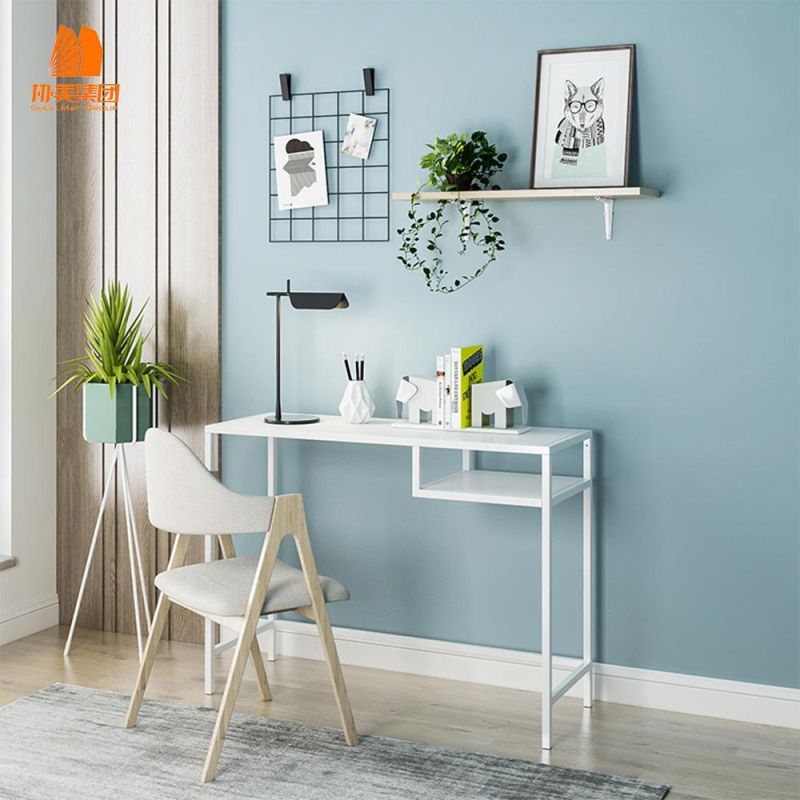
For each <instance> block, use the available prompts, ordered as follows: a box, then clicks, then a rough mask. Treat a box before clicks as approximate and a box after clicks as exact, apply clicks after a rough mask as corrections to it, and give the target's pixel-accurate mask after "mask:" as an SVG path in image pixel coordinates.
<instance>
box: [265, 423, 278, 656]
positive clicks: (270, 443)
mask: <svg viewBox="0 0 800 800" xmlns="http://www.w3.org/2000/svg"><path fill="white" fill-rule="evenodd" d="M276 486H277V475H276V474H275V437H274V436H270V437H269V438H268V439H267V494H268V495H269V496H270V497H274V496H275V493H276V489H275V487H276ZM267 620H268V622H269V623H270V624H269V625H268V626H267V629H266V630H265V631H264V636H265V639H266V644H267V661H275V659H276V658H277V652H276V648H275V615H274V614H270V615H269V616H268V617H267Z"/></svg>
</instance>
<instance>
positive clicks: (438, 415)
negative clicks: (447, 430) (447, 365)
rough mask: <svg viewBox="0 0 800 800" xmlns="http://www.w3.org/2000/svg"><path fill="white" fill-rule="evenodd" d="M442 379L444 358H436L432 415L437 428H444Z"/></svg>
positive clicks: (443, 385)
mask: <svg viewBox="0 0 800 800" xmlns="http://www.w3.org/2000/svg"><path fill="white" fill-rule="evenodd" d="M444 377H445V376H444V356H436V412H435V414H434V423H435V424H436V427H437V428H443V427H444V417H445V413H446V411H447V409H446V406H445V391H444V387H445V380H444Z"/></svg>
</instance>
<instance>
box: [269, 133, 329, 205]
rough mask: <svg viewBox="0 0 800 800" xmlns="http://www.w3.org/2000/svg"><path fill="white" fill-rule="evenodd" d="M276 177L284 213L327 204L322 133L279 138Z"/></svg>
mask: <svg viewBox="0 0 800 800" xmlns="http://www.w3.org/2000/svg"><path fill="white" fill-rule="evenodd" d="M274 145H275V147H274V148H273V150H274V153H275V170H276V173H275V177H276V182H277V189H278V207H279V208H280V209H281V210H286V209H292V208H310V207H312V206H325V205H327V204H328V182H327V178H326V174H325V145H324V142H323V135H322V131H309V132H307V133H292V134H289V135H286V136H276V137H275V139H274Z"/></svg>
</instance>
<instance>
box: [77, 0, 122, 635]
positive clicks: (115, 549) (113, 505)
mask: <svg viewBox="0 0 800 800" xmlns="http://www.w3.org/2000/svg"><path fill="white" fill-rule="evenodd" d="M95 2H97V4H98V5H99V6H100V12H101V14H102V20H103V28H102V30H101V31H99V33H100V37H101V42H102V44H103V83H114V82H115V81H116V75H117V58H116V52H117V36H116V33H117V30H116V13H115V0H95ZM101 116H102V118H103V119H102V127H103V152H102V161H103V163H102V174H103V195H102V197H101V209H102V215H103V216H102V218H103V277H102V281H101V284H100V285H105V284H106V283H107V282H108V281H109V280H110V279H113V278H115V277H116V274H117V224H116V221H117V193H116V186H117V169H116V163H117V160H116V159H117V120H116V114H102V115H101ZM98 288H100V287H99V286H98V287H96V289H98ZM96 289H95V290H96ZM83 446H84V447H86V445H83ZM101 449H102V451H103V475H105V473H106V471H107V470H108V465H109V464H110V463H111V457H112V454H113V450H114V448H113V446H111V445H104V446H103V447H102V448H101ZM120 498H121V494H120V486H119V482H118V481H116V483H115V486H114V494H113V495H112V497H111V498H110V500H109V508H108V511H107V513H106V522H105V525H104V528H103V608H104V614H103V628H104V629H105V630H110V631H116V630H118V626H117V620H118V618H119V613H120V612H119V609H118V608H117V586H118V583H120V582H122V583H128V584H129V583H130V580H128V581H126V580H125V576H126V575H127V574H128V572H129V571H130V570H125V569H124V567H123V568H122V569H120V568H119V566H118V565H119V559H120V555H125V554H127V548H126V547H125V541H124V537H123V542H122V545H121V546H120V545H119V544H118V542H117V522H118V519H119V511H120V509H121V505H120V504H118V502H117V501H118V500H119V499H120Z"/></svg>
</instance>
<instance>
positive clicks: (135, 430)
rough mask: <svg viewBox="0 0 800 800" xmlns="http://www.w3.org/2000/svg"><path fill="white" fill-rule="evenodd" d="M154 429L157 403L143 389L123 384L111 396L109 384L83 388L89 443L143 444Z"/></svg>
mask: <svg viewBox="0 0 800 800" xmlns="http://www.w3.org/2000/svg"><path fill="white" fill-rule="evenodd" d="M152 426H153V402H152V399H151V398H149V397H148V396H147V392H145V390H144V388H143V387H142V386H133V384H130V383H123V384H120V385H118V386H117V387H116V389H115V390H114V396H113V397H111V395H110V393H109V390H108V384H106V383H86V384H84V386H83V438H84V439H86V441H87V442H104V443H106V444H120V443H124V442H142V441H144V435H145V433H146V432H147V429H148V428H151V427H152Z"/></svg>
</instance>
